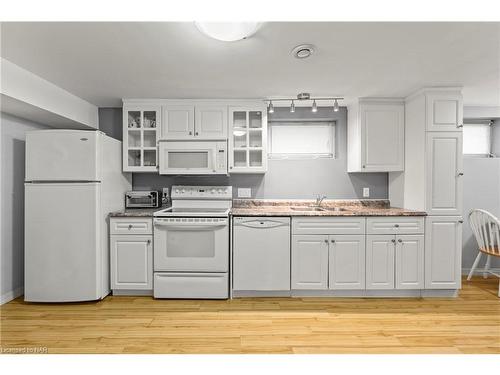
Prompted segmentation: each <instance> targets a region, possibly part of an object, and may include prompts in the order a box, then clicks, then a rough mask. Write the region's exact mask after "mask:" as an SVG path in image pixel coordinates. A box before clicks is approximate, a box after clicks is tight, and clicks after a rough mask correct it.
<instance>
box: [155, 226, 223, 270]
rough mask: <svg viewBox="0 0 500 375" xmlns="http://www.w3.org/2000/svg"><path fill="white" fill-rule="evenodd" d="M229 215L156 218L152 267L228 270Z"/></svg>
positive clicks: (160, 268) (161, 268)
mask: <svg viewBox="0 0 500 375" xmlns="http://www.w3.org/2000/svg"><path fill="white" fill-rule="evenodd" d="M228 268H229V225H228V218H225V217H224V218H202V217H198V218H155V219H154V270H155V271H169V272H173V271H177V272H179V271H180V272H227V271H228Z"/></svg>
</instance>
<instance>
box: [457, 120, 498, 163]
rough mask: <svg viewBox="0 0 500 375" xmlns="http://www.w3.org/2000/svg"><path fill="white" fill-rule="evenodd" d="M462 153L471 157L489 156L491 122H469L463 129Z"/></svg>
mask: <svg viewBox="0 0 500 375" xmlns="http://www.w3.org/2000/svg"><path fill="white" fill-rule="evenodd" d="M463 153H464V155H471V156H486V157H488V156H490V154H491V122H489V121H488V122H474V123H473V122H470V123H466V124H464V128H463Z"/></svg>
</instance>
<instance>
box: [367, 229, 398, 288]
mask: <svg viewBox="0 0 500 375" xmlns="http://www.w3.org/2000/svg"><path fill="white" fill-rule="evenodd" d="M366 238H367V239H366V289H394V250H395V248H396V237H395V236H391V235H383V234H382V235H368V236H366Z"/></svg>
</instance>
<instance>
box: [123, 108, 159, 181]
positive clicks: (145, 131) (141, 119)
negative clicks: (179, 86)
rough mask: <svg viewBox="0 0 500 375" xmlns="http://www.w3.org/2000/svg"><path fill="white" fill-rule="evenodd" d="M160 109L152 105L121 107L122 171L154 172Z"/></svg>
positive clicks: (156, 157) (156, 164)
mask: <svg viewBox="0 0 500 375" xmlns="http://www.w3.org/2000/svg"><path fill="white" fill-rule="evenodd" d="M160 122H161V109H160V106H154V105H125V106H124V107H123V142H122V145H123V171H124V172H156V171H157V170H158V167H157V166H158V151H157V145H158V143H157V142H158V139H159V135H160Z"/></svg>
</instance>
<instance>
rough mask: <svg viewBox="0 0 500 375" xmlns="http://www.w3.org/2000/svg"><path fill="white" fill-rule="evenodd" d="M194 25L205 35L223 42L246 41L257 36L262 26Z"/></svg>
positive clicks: (208, 23) (196, 23)
mask: <svg viewBox="0 0 500 375" xmlns="http://www.w3.org/2000/svg"><path fill="white" fill-rule="evenodd" d="M194 24H195V25H196V27H197V28H198V30H200V31H201V32H202V33H203V34H205V35H207V36H209V37H210V38H214V39H217V40H221V41H223V42H234V41H236V40H242V39H246V38H248V37H250V36H252V35H253V34H255V32H256V31H257V30H258V29H259V27H260V25H261V23H260V22H195V23H194Z"/></svg>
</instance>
